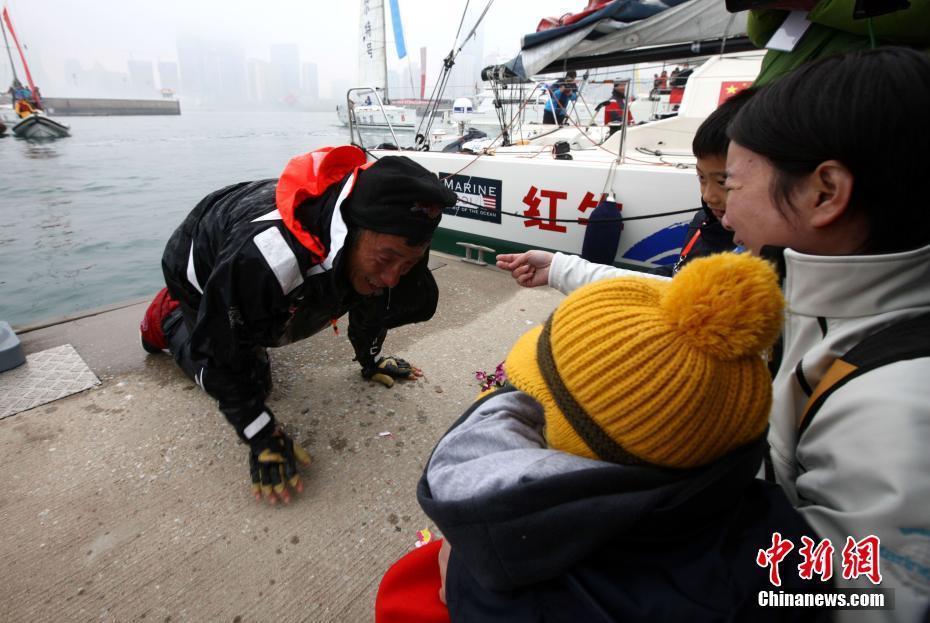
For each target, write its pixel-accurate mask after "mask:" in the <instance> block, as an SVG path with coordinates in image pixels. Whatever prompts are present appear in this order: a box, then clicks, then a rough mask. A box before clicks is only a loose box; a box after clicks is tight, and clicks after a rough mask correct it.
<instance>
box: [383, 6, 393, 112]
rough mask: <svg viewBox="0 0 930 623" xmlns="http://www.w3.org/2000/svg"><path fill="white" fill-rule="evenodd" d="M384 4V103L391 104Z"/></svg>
mask: <svg viewBox="0 0 930 623" xmlns="http://www.w3.org/2000/svg"><path fill="white" fill-rule="evenodd" d="M385 21H387V20H385V18H384V4H382V5H381V42H382V43H381V46H382V47H381V49H382V50H383V53H382V54H381V61H382V66H383V68H384V69H383V71H384V103H385V104H390V103H391V100H390V98H389V97H388V72H387V25H386V24H385V23H384V22H385Z"/></svg>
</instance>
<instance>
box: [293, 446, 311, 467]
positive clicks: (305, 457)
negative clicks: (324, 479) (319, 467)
mask: <svg viewBox="0 0 930 623" xmlns="http://www.w3.org/2000/svg"><path fill="white" fill-rule="evenodd" d="M294 457H295V458H296V459H297V461H298V462H299V463H300V464H301V465H304V466H307V465H310V464H311V463H313V457H312V456H310V453H309V452H307V451H306V450H304V449H303V447H302V446H300V444H296V443H295V444H294Z"/></svg>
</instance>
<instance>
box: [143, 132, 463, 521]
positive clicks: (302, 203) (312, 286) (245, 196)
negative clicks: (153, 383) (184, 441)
mask: <svg viewBox="0 0 930 623" xmlns="http://www.w3.org/2000/svg"><path fill="white" fill-rule="evenodd" d="M455 201H456V195H455V193H453V192H452V191H451V190H449V189H448V188H446V187H445V186H444V185H443V184H442V183H441V182H440V181H439V180H438V179H437V177H436V176H435V175H433V174H432V173H430V172H429V171H427V170H426V169H424V168H423V167H421V166H420V165H418V164H416V163H415V162H413V161H412V160H410V159H409V158H406V157H403V156H391V157H384V158H381V159H380V160H378V161H376V162H374V163H371V164H366V158H365V154H364V153H363V152H362V151H361V150H360V149H358V148H356V147H354V146H341V147H327V148H323V149H319V150H316V151H314V152H310V153H308V154H304V155H302V156H298V157H296V158H294V159H292V160H291V161H290V163H288V165H287V167H286V168H285V170H284V172H283V174H282V175H281V177H280V178H279V179H267V180H260V181H256V182H241V183H239V184H233V185H232V186H227V187H226V188H222V189H220V190H217V191H216V192H213V193H211V194H210V195H208V196H207V197H205V198H204V199H203V200H201V201H200V203H199V204H197V206H196V207H195V208H194V210H193V211H192V212H191V213H190V214H189V215H188V216H187V218H186V219H185V220H184V222H183V223H181V226H180V227H178V229H177V230H176V231H175V232H174V234H173V235H172V236H171V238H170V240H169V241H168V244H167V246H166V248H165V252H164V255H163V257H162V268H163V271H164V275H165V283H166V284H167V287H166V288H165V289H163V290H162V291H161V292H159V294H158V295H157V296H156V297H155V300H154V301H153V302H152V304H151V305H150V307H149V309H148V311H147V312H146V314H145V318H144V319H143V321H142V324H141V331H142V345H143V347H144V348H145V349H146V350H147V351H149V352H153V353H156V352H161V351H162V349H167V350H169V351H170V352H171V354H172V355H173V356H174V359H175V361H176V362H177V364H178V365H179V366H180V367H181V369H182V370H183V371H184V372H185V373H186V374H187V375H188V376H189V377H191V378H192V379H193V380H194V381H195V382H196V383H197V384H198V385H200V387H202V388H203V389H204V390H205V391H206V392H207V393H208V394H210V396H212V397H213V398H215V399H216V400H218V401H219V408H220V410H221V411H222V412H223V415H225V416H226V419H227V420H228V421H229V423H230V424H231V425H232V426H233V428H234V429H235V431H236V434H237V435H239V438H240V439H242V441H244V442H245V443H247V444H248V445H249V447H250V453H249V461H250V472H251V477H252V486H253V493H254V494H255V496H256V498H257V499H261V497H262V495H264V496H265V497H266V498H267V499H268V501H269V502H271V503H272V504H274V503H276V502H277V501H278V500H281V501H283V502H285V503H287V502H289V501H290V497H291V495H290V492H289V490H288V488H289V487H290V488H293V489H294V490H296V491H298V492H299V491H301V490H302V489H303V484H302V482H301V480H300V475H299V473H298V471H297V464H298V463H301V464H304V465H309V463H310V457H309V455H307V453H306V452H305V451H304V450H303V449H302V448H301V447H300V446H299V445H296V444H294V443H293V442H292V440H291V439H289V438H288V437H287V435H286V434H285V433H284V432H283V431H282V430H281V428H280V427H279V426H278V425H277V422H276V420H275V416H274V414H273V413H272V411H271V409H269V408H268V405H267V404H266V403H265V400H266V397H267V395H268V393H269V391H270V389H271V374H270V366H269V362H268V356H267V353H266V350H265V349H266V348H268V347H274V346H283V345H285V344H290V343H292V342H295V341H297V340H301V339H304V338H306V337H309V336H310V335H313V334H314V333H317V332H318V331H320V330H322V329H323V328H325V327H328V326H330V324H331V323H335V320H336V319H338V318H339V317H341V316H343V315H344V314H346V313H348V314H349V331H348V336H349V340H350V341H351V343H352V346H353V348H354V350H355V358H356V359H357V360H358V362H359V364H360V365H361V371H362V375H363V376H364V377H365V378H368V379H372V380H375V381H379V382H381V383H383V384H385V385H387V386H391V385H393V383H394V379H413V378H416V377H417V376H419V375H420V374H421V373H420V371H419V370H418V369H417V368H415V367H413V366H411V365H410V364H409V363H407V362H406V361H404V360H403V359H400V358H397V357H386V356H379V354H380V352H381V347H382V344H383V342H384V339H385V336H386V334H387V331H388V330H389V329H391V328H394V327H398V326H401V325H404V324H409V323H413V322H422V321H425V320H428V319H429V318H431V317H432V315H433V313H434V311H435V310H436V304H437V301H438V289H437V287H436V282H435V280H434V279H433V277H432V275H431V273H430V271H429V270H428V268H427V261H428V257H427V255H428V253H427V251H428V249H429V244H430V240H431V238H432V235H433V232H434V231H435V229H436V226H437V225H438V223H439V220H440V218H441V216H442V209H443V207H445V206H452V205H454V204H455Z"/></svg>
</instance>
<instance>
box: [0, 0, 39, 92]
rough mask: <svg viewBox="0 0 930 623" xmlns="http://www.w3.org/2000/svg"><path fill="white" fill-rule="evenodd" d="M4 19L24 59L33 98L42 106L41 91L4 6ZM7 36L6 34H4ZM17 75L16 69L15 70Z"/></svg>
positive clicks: (20, 55) (24, 67) (21, 57)
mask: <svg viewBox="0 0 930 623" xmlns="http://www.w3.org/2000/svg"><path fill="white" fill-rule="evenodd" d="M3 21H5V22H6V27H7V28H9V29H10V35H12V37H13V43H15V44H16V51H17V52H19V58H20V59H21V60H22V61H23V69H24V70H25V71H26V80H27V81H28V82H29V88H30V89H32V99H33V100H35V103H36V104H37V105H38V107H39V108H41V107H42V101H41V100H40V99H39V92H38V90H37V89H36V85H35V83H34V82H33V81H32V74H31V73H30V72H29V65H28V64H27V63H26V57H25V55H23V49H22V48H21V47H20V45H19V39H17V38H16V31H15V30H13V22H11V21H10V14H9V12H8V11H7V10H6V7H3ZM4 37H6V35H4ZM7 52H9V46H7ZM13 73H14V75H15V73H16V72H15V70H14V72H13Z"/></svg>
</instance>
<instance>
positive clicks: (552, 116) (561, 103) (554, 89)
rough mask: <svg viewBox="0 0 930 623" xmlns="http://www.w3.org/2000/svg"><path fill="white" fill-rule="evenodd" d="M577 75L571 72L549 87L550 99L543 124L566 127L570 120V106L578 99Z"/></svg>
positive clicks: (544, 111)
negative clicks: (567, 121)
mask: <svg viewBox="0 0 930 623" xmlns="http://www.w3.org/2000/svg"><path fill="white" fill-rule="evenodd" d="M576 75H577V74H576V73H575V72H574V71H569V72H568V73H566V74H565V77H564V78H562V79H561V80H558V81H557V82H556V83H555V84H554V85H548V86H547V87H546V89H547V90H548V91H549V97H547V98H546V105H545V107H544V108H543V123H545V124H550V125H564V124H565V120H566V119H567V118H568V105H569V103H570V102H574V101H575V100H576V99H578V85H576V84H575V77H576Z"/></svg>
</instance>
